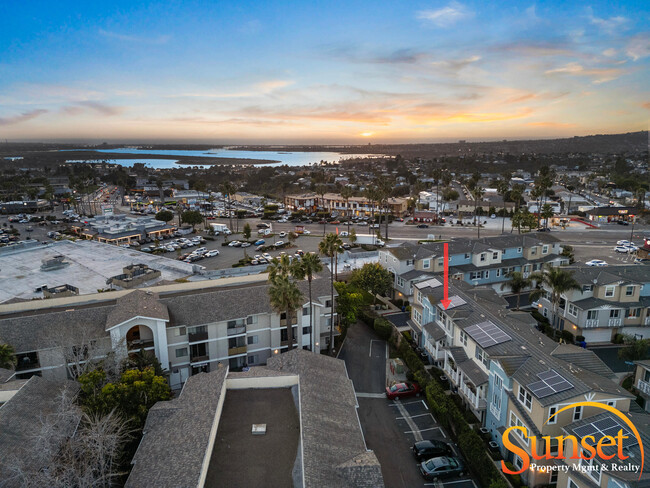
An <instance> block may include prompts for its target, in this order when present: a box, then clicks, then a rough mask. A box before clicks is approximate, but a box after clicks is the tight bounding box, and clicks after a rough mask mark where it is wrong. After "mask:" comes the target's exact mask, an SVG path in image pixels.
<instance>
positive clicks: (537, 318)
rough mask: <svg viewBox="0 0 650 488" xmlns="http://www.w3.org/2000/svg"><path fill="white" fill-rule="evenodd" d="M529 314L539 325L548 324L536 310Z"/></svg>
mask: <svg viewBox="0 0 650 488" xmlns="http://www.w3.org/2000/svg"><path fill="white" fill-rule="evenodd" d="M530 314H531V315H532V316H533V317H534V318H535V320H537V321H538V322H539V323H541V324H550V322H549V321H548V319H547V318H546V317H544V316H543V315H542V314H541V313H539V312H538V311H537V310H533V311H532V312H530Z"/></svg>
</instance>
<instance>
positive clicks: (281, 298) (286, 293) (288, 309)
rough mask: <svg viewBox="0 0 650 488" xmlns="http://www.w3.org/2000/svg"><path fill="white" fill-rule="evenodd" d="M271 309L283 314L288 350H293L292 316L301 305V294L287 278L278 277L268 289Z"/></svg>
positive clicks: (296, 286)
mask: <svg viewBox="0 0 650 488" xmlns="http://www.w3.org/2000/svg"><path fill="white" fill-rule="evenodd" d="M269 300H270V303H271V307H273V309H274V310H275V311H277V312H278V313H282V312H285V314H286V321H287V342H288V350H289V351H291V349H293V333H292V327H291V325H292V315H293V312H294V310H296V309H297V308H299V307H300V306H301V305H302V292H301V291H300V288H298V285H297V284H296V283H295V282H294V281H291V279H290V278H289V276H282V275H278V276H276V278H275V279H274V280H272V281H271V286H270V287H269Z"/></svg>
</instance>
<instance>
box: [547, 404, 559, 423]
mask: <svg viewBox="0 0 650 488" xmlns="http://www.w3.org/2000/svg"><path fill="white" fill-rule="evenodd" d="M556 413H557V405H553V406H552V407H548V418H550V417H551V415H555V414H556ZM548 423H549V424H556V423H557V416H555V417H553V418H552V419H551V420H549V421H548Z"/></svg>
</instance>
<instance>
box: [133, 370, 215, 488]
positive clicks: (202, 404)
mask: <svg viewBox="0 0 650 488" xmlns="http://www.w3.org/2000/svg"><path fill="white" fill-rule="evenodd" d="M226 373H227V368H225V367H223V366H218V367H217V369H216V370H215V371H211V372H210V373H199V374H198V375H194V376H190V378H189V379H188V380H187V382H186V383H185V386H184V387H183V391H182V392H181V395H180V396H179V397H178V398H176V399H174V400H171V401H167V402H158V403H156V404H155V405H154V406H153V407H152V408H151V410H149V415H148V416H147V422H146V424H145V427H144V435H143V437H142V440H141V442H140V445H139V447H138V450H137V452H136V453H135V456H134V457H133V460H132V461H131V463H132V464H133V469H132V470H131V474H130V475H129V478H128V480H127V482H126V485H125V486H126V487H127V488H128V487H133V488H136V487H138V488H139V487H142V486H156V487H160V488H164V487H170V488H179V487H187V488H189V487H196V486H199V478H200V476H201V472H202V470H205V471H206V472H207V468H208V466H207V463H208V461H209V456H206V451H207V450H208V448H209V447H211V445H210V441H211V431H212V428H213V424H214V422H215V421H216V422H218V420H219V419H218V417H217V407H218V406H219V403H220V402H221V401H223V399H222V394H223V393H224V386H225V379H226Z"/></svg>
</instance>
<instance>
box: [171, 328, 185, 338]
mask: <svg viewBox="0 0 650 488" xmlns="http://www.w3.org/2000/svg"><path fill="white" fill-rule="evenodd" d="M185 334H187V329H185V327H176V328H175V329H174V335H175V336H184V335H185Z"/></svg>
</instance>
